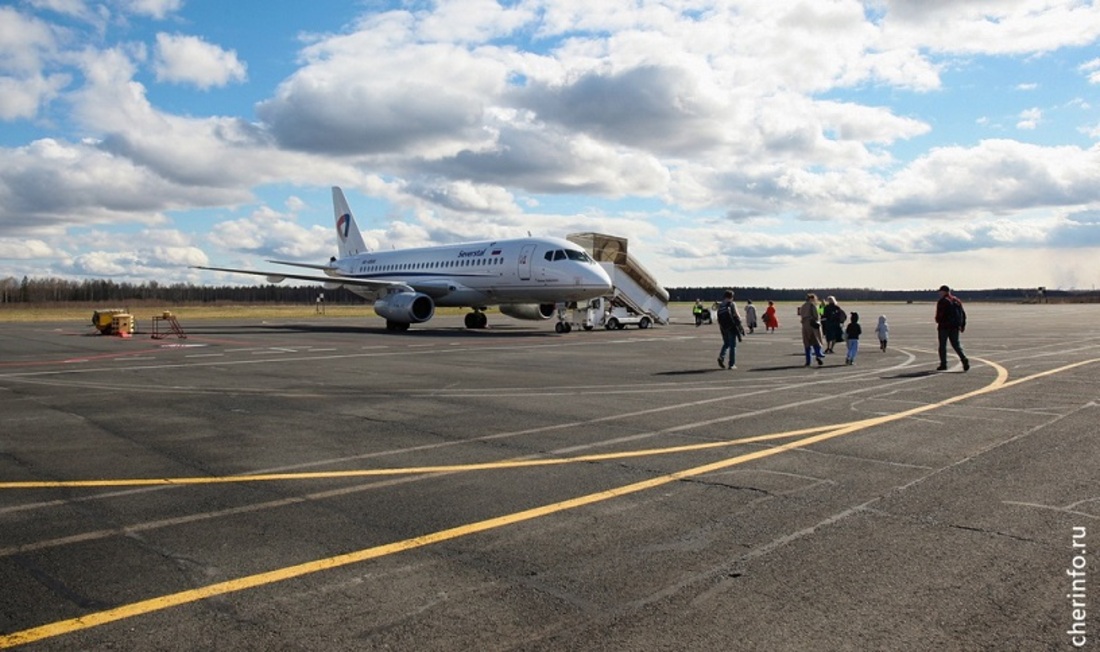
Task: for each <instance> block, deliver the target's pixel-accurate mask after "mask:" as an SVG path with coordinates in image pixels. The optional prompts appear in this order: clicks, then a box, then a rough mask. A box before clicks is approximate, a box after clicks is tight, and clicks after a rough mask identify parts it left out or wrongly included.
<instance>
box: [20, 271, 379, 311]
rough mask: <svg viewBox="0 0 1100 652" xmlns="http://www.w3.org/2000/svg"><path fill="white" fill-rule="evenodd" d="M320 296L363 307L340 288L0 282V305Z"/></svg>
mask: <svg viewBox="0 0 1100 652" xmlns="http://www.w3.org/2000/svg"><path fill="white" fill-rule="evenodd" d="M322 292H323V293H324V300H325V303H333V304H344V303H360V304H361V303H363V299H362V297H360V296H358V295H356V294H353V293H351V292H349V291H347V290H345V289H343V288H340V289H338V290H325V289H323V288H322V287H321V286H320V285H304V286H294V285H250V286H236V285H223V286H208V285H191V284H188V283H173V284H171V285H163V284H160V283H157V282H156V281H149V282H147V283H116V282H115V281H111V280H105V279H95V280H88V279H85V280H82V281H73V280H68V279H59V278H28V277H26V276H24V277H23V279H22V280H21V281H17V280H16V279H14V278H6V279H0V304H3V303H73V302H92V303H100V304H116V303H123V302H127V301H135V302H149V303H165V304H172V305H191V304H202V303H314V302H316V301H317V298H318V297H319V296H321V293H322Z"/></svg>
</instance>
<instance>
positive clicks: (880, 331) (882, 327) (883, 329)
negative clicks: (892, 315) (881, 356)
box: [875, 315, 890, 351]
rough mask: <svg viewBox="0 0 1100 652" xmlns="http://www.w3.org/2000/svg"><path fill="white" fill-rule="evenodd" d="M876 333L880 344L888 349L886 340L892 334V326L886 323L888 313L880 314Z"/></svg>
mask: <svg viewBox="0 0 1100 652" xmlns="http://www.w3.org/2000/svg"><path fill="white" fill-rule="evenodd" d="M875 334H876V335H878V346H879V348H880V349H882V350H883V351H885V350H886V340H887V339H888V338H889V336H890V327H889V326H888V325H887V324H886V315H879V316H878V326H875Z"/></svg>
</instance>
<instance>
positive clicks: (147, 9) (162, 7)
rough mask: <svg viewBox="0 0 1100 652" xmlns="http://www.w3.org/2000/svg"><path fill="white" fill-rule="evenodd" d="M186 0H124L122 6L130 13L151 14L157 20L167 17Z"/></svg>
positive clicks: (177, 9)
mask: <svg viewBox="0 0 1100 652" xmlns="http://www.w3.org/2000/svg"><path fill="white" fill-rule="evenodd" d="M183 1H184V0H122V7H123V9H124V10H126V11H128V12H129V13H133V14H137V15H141V16H149V17H150V18H155V19H157V20H163V19H164V18H167V17H168V15H169V14H172V13H175V12H177V11H179V10H180V8H182V7H183Z"/></svg>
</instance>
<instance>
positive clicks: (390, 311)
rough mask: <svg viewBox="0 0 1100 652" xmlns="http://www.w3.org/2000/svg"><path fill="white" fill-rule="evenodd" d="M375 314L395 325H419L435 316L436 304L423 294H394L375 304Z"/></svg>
mask: <svg viewBox="0 0 1100 652" xmlns="http://www.w3.org/2000/svg"><path fill="white" fill-rule="evenodd" d="M374 312H376V313H377V314H378V316H379V317H385V318H386V321H387V322H393V323H395V324H419V323H421V322H425V321H428V320H429V319H431V318H432V315H434V314H435V302H434V301H432V298H431V297H429V296H428V295H426V294H424V293H422V292H394V293H393V294H391V295H389V296H385V297H382V298H381V299H378V300H377V301H375V302H374Z"/></svg>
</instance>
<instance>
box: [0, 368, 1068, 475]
mask: <svg viewBox="0 0 1100 652" xmlns="http://www.w3.org/2000/svg"><path fill="white" fill-rule="evenodd" d="M975 359H976V360H981V358H975ZM982 362H985V363H986V364H988V365H990V366H991V367H993V368H994V369H995V370H996V371H997V377H996V379H995V380H994V381H993V383H992V384H991V385H990V386H989V387H987V388H983V389H979V390H976V392H984V391H992V390H993V389H996V388H998V387H1000V386H1001V385H1003V384H1004V383H1005V379H1006V378H1007V377H1008V371H1007V370H1006V369H1004V368H1003V367H1001V366H1000V365H998V364H996V363H993V362H990V361H988V360H982ZM1044 373H1047V372H1044ZM974 395H975V393H974V392H971V393H968V394H962V395H960V396H956V397H953V398H952V399H948V400H947V401H946V402H940V403H931V404H929V405H926V406H921V407H918V408H914V409H913V410H908V411H905V412H900V413H898V414H895V415H889V416H888V417H886V418H890V419H893V418H897V419H902V418H905V417H908V416H911V415H913V414H916V413H919V412H923V411H926V410H933V409H936V408H938V407H941V406H942V405H947V403H948V402H955V401H958V400H964V399H966V398H970V397H971V396H974ZM882 418H883V417H874V418H871V419H865V420H863V421H853V422H849V423H846V424H834V425H825V426H815V427H811V428H802V429H799V430H790V431H786V432H780V433H772V434H767V435H758V436H754V437H745V438H741V439H732V440H726V441H718V442H706V443H701V444H685V445H683V446H673V447H666V448H655V449H643V450H637V451H621V452H616V453H597V454H591V455H581V456H577V457H559V458H547V459H524V460H515V459H513V460H501V461H496V462H479V463H476V464H451V465H442V466H417V467H397V468H391V469H353V470H349V471H311V472H307V473H263V474H254V475H232V476H201V477H183V478H121V479H119V478H115V479H103V480H48V481H47V480H35V481H22V482H0V490H3V489H8V490H11V489H60V488H65V489H74V488H97V487H98V488H103V487H145V486H167V485H211V484H232V483H242V482H277V481H295V480H326V479H340V478H363V477H371V476H394V475H420V474H434V473H464V472H469V471H491V470H501V469H521V468H532V467H540V466H557V465H564V464H577V463H585V462H606V461H612V460H622V459H628V458H633V457H653V456H656V455H671V454H678V453H688V452H693V451H700V450H708V449H712V448H723V447H729V446H739V445H742V444H751V443H758V442H765V441H774V440H777V439H785V438H790V437H799V436H802V435H806V434H811V433H815V432H823V431H826V430H830V429H833V428H840V427H847V426H850V425H853V424H867V425H877V424H879V423H882V421H881V419H882ZM863 427H867V426H863Z"/></svg>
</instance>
